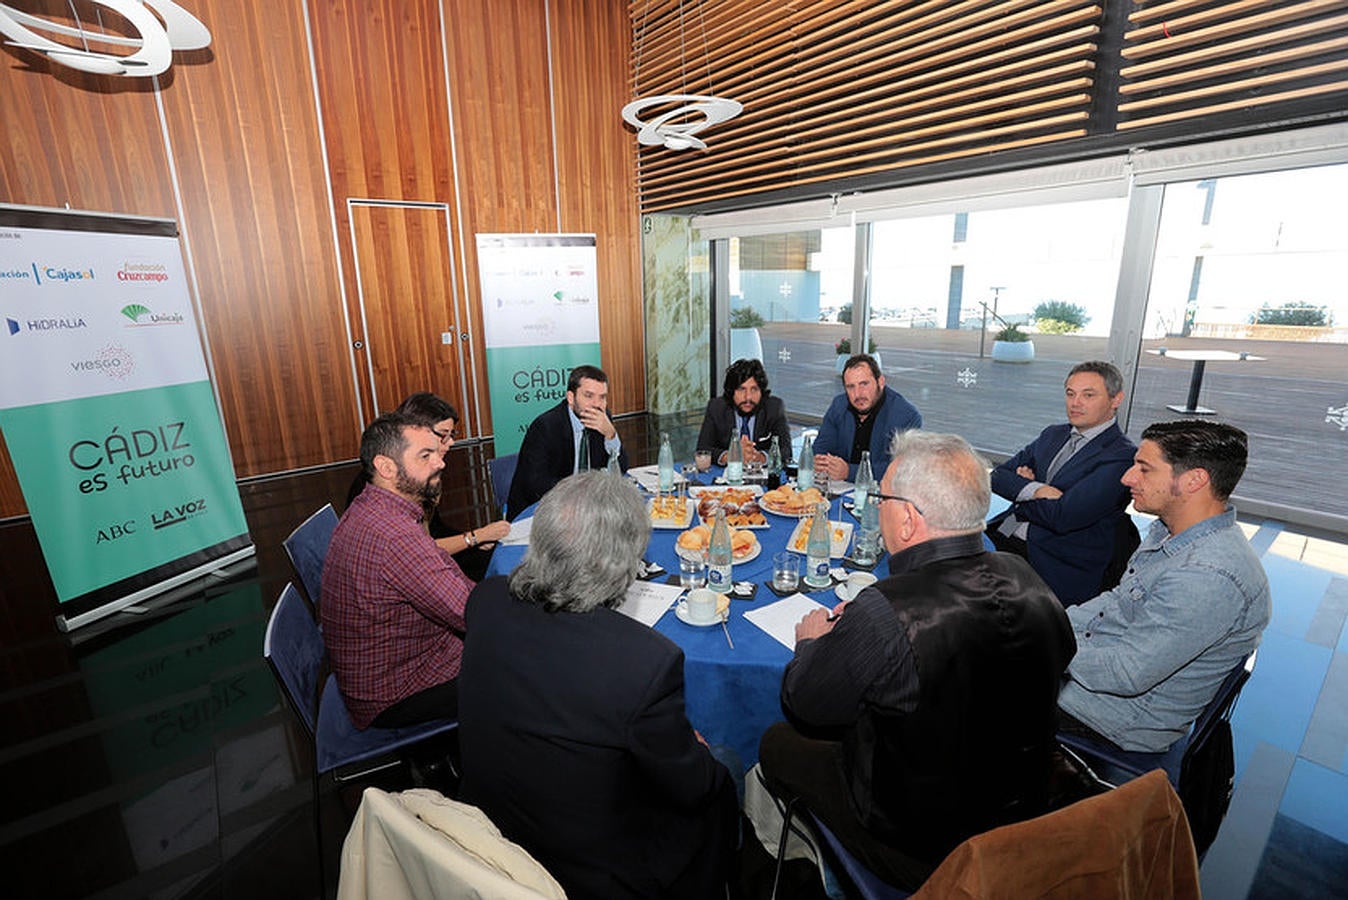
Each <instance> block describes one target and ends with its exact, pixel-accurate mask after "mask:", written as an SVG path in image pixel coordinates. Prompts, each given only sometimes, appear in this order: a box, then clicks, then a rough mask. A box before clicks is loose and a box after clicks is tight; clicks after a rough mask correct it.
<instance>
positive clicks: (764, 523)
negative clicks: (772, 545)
mask: <svg viewBox="0 0 1348 900" xmlns="http://www.w3.org/2000/svg"><path fill="white" fill-rule="evenodd" d="M689 494H691V495H692V499H693V501H694V502H696V503H697V515H698V518H699V519H701V520H702V521H703V522H706V523H707V524H708V525H710V524H711V523H712V522H713V521H715V519H716V513H717V512H718V511H720V510H724V511H725V522H726V524H727V525H729V526H730V527H731V528H767V527H769V526H768V519H767V516H765V515H763V510H762V508H761V507H760V506H759V502H758V498H759V497H760V496H762V494H763V489H762V488H761V487H759V486H758V485H753V486H750V487H703V488H694V489H692V490H690V491H689Z"/></svg>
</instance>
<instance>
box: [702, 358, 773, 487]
mask: <svg viewBox="0 0 1348 900" xmlns="http://www.w3.org/2000/svg"><path fill="white" fill-rule="evenodd" d="M773 435H776V437H777V446H778V448H779V449H780V450H781V452H782V462H783V463H787V462H790V461H791V427H790V426H789V425H787V424H786V404H785V403H783V402H782V400H781V398H780V397H774V396H772V392H771V391H769V390H768V373H767V372H765V371H763V364H762V363H761V362H759V361H758V360H756V359H737V360H735V362H733V363H732V364H731V366H730V368H728V369H726V371H725V385H724V393H722V394H721V396H719V397H714V398H712V400H711V402H710V403H708V404H707V412H706V414H705V415H703V417H702V430H701V431H700V432H699V433H698V436H697V449H699V450H709V451H711V453H712V455H713V456H715V455H717V454H720V455H719V456H718V457H717V459H718V462H720V463H721V464H722V465H724V464H725V454H726V449H727V448H728V447H729V446H730V442H731V441H732V440H734V439H736V438H737V437H738V438H739V441H740V446H741V447H743V449H744V461H745V462H763V461H764V460H766V459H767V458H768V457H767V450H768V447H769V445H770V444H771V443H772V438H773Z"/></svg>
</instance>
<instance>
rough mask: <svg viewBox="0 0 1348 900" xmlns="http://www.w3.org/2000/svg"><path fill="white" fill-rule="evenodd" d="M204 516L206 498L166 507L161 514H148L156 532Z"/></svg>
mask: <svg viewBox="0 0 1348 900" xmlns="http://www.w3.org/2000/svg"><path fill="white" fill-rule="evenodd" d="M205 514H206V498H205V497H198V498H196V499H195V500H188V501H187V502H186V503H178V504H175V505H174V506H171V507H167V508H165V509H164V510H163V511H162V512H157V513H150V521H151V522H152V523H153V524H154V527H155V530H156V531H158V530H159V529H160V528H168V527H169V526H170V525H181V524H182V523H184V522H186V521H187V520H188V519H194V518H196V517H197V516H201V515H205Z"/></svg>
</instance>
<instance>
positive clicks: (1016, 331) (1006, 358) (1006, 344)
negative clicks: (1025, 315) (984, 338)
mask: <svg viewBox="0 0 1348 900" xmlns="http://www.w3.org/2000/svg"><path fill="white" fill-rule="evenodd" d="M1032 359H1034V341H1032V340H1030V336H1029V335H1028V334H1026V333H1025V332H1023V331H1021V330H1020V326H1018V325H1007V326H1006V327H1005V328H1003V329H1002V330H1001V331H999V332H997V333H996V334H995V335H993V336H992V360H993V362H1010V363H1027V362H1030V361H1031V360H1032Z"/></svg>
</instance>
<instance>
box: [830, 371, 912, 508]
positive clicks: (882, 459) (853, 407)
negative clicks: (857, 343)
mask: <svg viewBox="0 0 1348 900" xmlns="http://www.w3.org/2000/svg"><path fill="white" fill-rule="evenodd" d="M842 381H843V392H842V393H841V394H839V395H838V396H836V397H834V398H833V402H832V403H830V404H829V407H828V412H826V413H824V422H823V424H822V425H820V426H819V436H818V437H816V438H815V439H814V467H815V470H816V471H821V472H824V473H826V474H827V475H828V477H829V478H831V479H833V480H834V481H856V480H857V463H859V462H861V453H862V451H864V450H869V451H870V453H871V473H872V474H873V475H874V476H875V480H876V481H877V482H878V481H879V480H880V478H881V476H883V475H884V474H885V470H886V469H888V468H889V442H890V441H891V440H892V439H893V437H894V433H895V432H896V431H907V430H908V429H909V428H921V427H922V413H920V412H918V411H917V407H915V406H913V404H911V403H909V402H908V401H907V400H905V399H904V398H903V395H902V394H900V393H899V392H898V391H896V390H894V389H893V388H888V387H885V376H884V375H882V374H880V364H879V363H877V362H876V361H875V357H873V356H871V355H870V354H868V353H859V354H857V355H856V356H853V357H850V358H849V359H848V360H847V362H846V363H844V364H843V374H842Z"/></svg>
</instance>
